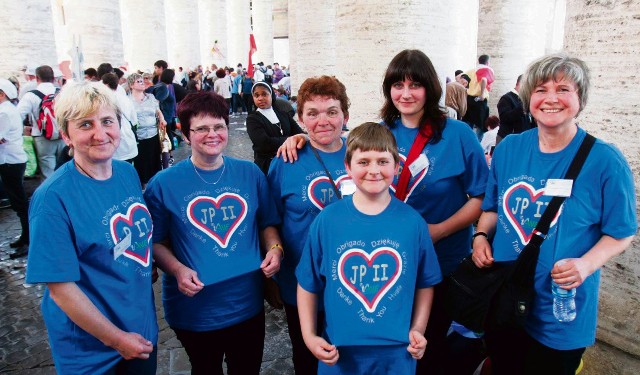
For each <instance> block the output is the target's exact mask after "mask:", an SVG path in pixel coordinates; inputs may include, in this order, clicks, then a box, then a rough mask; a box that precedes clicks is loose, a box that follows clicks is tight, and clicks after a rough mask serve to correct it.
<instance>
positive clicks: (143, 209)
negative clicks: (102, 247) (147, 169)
mask: <svg viewBox="0 0 640 375" xmlns="http://www.w3.org/2000/svg"><path fill="white" fill-rule="evenodd" d="M109 227H110V228H111V238H112V239H113V242H114V243H116V244H118V243H120V242H121V241H122V240H123V239H125V238H126V237H127V236H130V238H131V245H129V247H127V248H126V249H125V250H124V252H123V253H122V255H124V256H125V257H127V258H129V259H131V260H134V261H136V262H138V263H140V265H142V266H143V267H147V266H148V265H149V261H150V260H151V257H150V255H151V236H152V233H153V224H152V222H151V214H150V213H149V210H148V209H147V206H145V205H144V204H142V203H134V204H132V205H131V206H129V208H128V209H127V213H126V215H123V214H121V213H117V214H115V215H113V216H112V217H111V220H110V225H109Z"/></svg>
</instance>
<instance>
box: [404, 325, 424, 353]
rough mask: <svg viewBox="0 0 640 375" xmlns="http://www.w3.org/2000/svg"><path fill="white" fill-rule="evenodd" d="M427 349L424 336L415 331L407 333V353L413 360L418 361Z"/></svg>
mask: <svg viewBox="0 0 640 375" xmlns="http://www.w3.org/2000/svg"><path fill="white" fill-rule="evenodd" d="M426 348H427V339H425V338H424V335H423V334H422V333H420V332H418V331H416V330H411V331H409V346H407V351H408V352H409V354H411V356H412V357H413V358H414V359H420V358H422V356H423V355H424V351H425V349H426Z"/></svg>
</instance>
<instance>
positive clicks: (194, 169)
mask: <svg viewBox="0 0 640 375" xmlns="http://www.w3.org/2000/svg"><path fill="white" fill-rule="evenodd" d="M190 160H191V165H193V171H194V172H196V174H197V175H198V177H200V179H201V180H202V182H204V183H205V184H208V185H215V184H217V183H218V182H220V179H221V178H222V175H223V174H224V170H225V168H226V164H225V163H224V159H222V172H220V176H218V179H217V180H216V182H209V181H207V180H205V179H204V178H203V177H202V176H201V175H200V172H198V168H196V165H195V163H194V162H193V157H191V159H190ZM214 170H215V169H214Z"/></svg>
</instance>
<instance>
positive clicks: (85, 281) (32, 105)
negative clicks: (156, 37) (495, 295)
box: [0, 49, 637, 375]
mask: <svg viewBox="0 0 640 375" xmlns="http://www.w3.org/2000/svg"><path fill="white" fill-rule="evenodd" d="M34 73H35V77H36V84H37V85H36V86H35V87H33V88H32V89H30V90H29V91H26V92H23V93H22V98H21V99H19V100H18V98H19V89H18V88H17V87H16V86H15V85H14V83H13V82H12V81H9V80H6V79H0V175H1V176H2V180H3V185H4V187H5V190H6V191H7V194H8V195H9V199H10V200H11V204H12V206H13V208H14V209H15V210H16V212H17V214H18V216H19V217H20V222H21V225H22V234H21V236H20V237H19V238H18V239H17V240H16V242H15V243H12V244H11V246H12V247H15V248H17V249H18V250H17V251H16V253H15V257H19V256H24V255H27V254H28V268H27V276H26V281H27V282H29V283H45V284H46V285H47V288H46V292H45V294H44V296H43V301H42V312H43V317H44V320H45V323H46V325H47V330H48V334H49V342H50V345H51V351H52V355H53V359H54V363H55V366H56V370H57V371H58V372H59V373H61V374H76V373H96V374H113V373H116V374H124V373H137V374H155V371H156V366H157V349H158V348H157V338H158V337H157V336H158V324H157V317H156V313H155V307H154V296H153V290H152V283H153V282H154V281H155V278H157V271H156V267H158V268H159V269H161V270H162V271H163V277H162V302H163V307H164V317H165V319H166V321H167V323H168V324H169V326H170V327H171V329H173V330H174V331H175V333H176V336H177V338H178V340H179V341H180V342H181V344H182V346H183V347H184V348H185V351H186V353H187V355H188V357H189V360H190V362H191V366H192V373H193V374H222V373H223V362H226V366H227V371H228V373H233V374H258V373H259V372H260V365H261V362H262V355H263V348H264V341H265V311H264V302H263V301H264V300H266V301H267V302H268V303H269V304H271V305H272V306H274V307H276V308H284V311H285V314H286V318H287V324H288V332H289V337H290V339H291V344H292V349H293V364H294V369H295V372H296V374H313V373H318V374H451V373H456V374H457V373H460V374H472V373H473V372H474V370H476V368H477V367H478V366H480V367H483V366H484V368H485V369H486V368H489V367H491V369H492V373H493V374H540V373H544V374H563V375H569V374H571V375H573V374H575V372H576V369H577V368H578V367H579V365H580V363H581V357H582V354H583V352H584V350H585V348H586V347H587V346H590V345H592V344H593V343H594V341H595V330H596V318H597V299H598V288H599V275H600V271H599V269H600V268H601V267H602V266H603V265H604V264H605V263H606V262H607V261H608V260H609V259H611V258H612V257H614V256H616V255H618V254H620V253H621V252H622V251H624V250H625V248H626V247H628V246H629V244H630V243H631V240H632V238H633V236H634V234H635V232H636V231H637V220H636V212H635V209H636V203H635V191H634V183H633V176H632V174H631V170H630V168H629V165H628V163H627V162H626V160H625V159H624V157H623V156H622V154H621V153H620V152H619V151H618V150H617V149H616V148H615V147H614V146H612V145H610V144H608V143H605V142H603V141H600V140H597V141H596V143H595V145H594V147H593V149H592V150H591V154H592V155H591V154H590V156H588V157H587V159H586V162H585V164H584V167H583V169H582V172H581V174H580V175H579V177H578V178H577V179H576V180H575V181H566V180H563V176H564V175H565V172H566V170H567V169H568V168H569V164H570V163H571V160H572V159H573V157H574V155H575V154H576V153H577V150H578V148H579V146H580V144H581V143H582V140H583V139H584V138H585V137H586V136H587V133H586V132H585V130H584V129H583V128H582V127H580V126H579V124H578V122H577V118H578V116H579V114H580V113H581V111H582V110H583V109H584V107H585V106H586V104H587V99H588V97H589V89H590V76H589V69H588V67H587V66H586V64H585V63H584V62H583V61H581V60H580V59H578V58H575V57H572V56H568V55H566V54H562V53H558V54H552V55H548V56H544V57H542V58H539V59H537V60H535V61H533V62H532V63H531V64H530V65H529V66H528V67H527V69H526V72H524V73H523V75H522V76H520V77H518V78H517V81H516V87H515V90H514V91H513V92H510V93H507V94H505V95H504V96H503V97H502V98H501V100H500V102H499V104H498V110H499V117H496V116H489V111H488V105H487V97H488V95H489V92H490V90H491V83H492V82H493V80H494V72H493V70H492V69H491V68H490V67H489V57H488V56H486V55H482V56H480V58H479V59H478V66H477V67H476V68H474V69H472V70H470V71H468V72H462V71H458V72H456V75H455V80H453V81H452V82H449V83H448V84H447V85H446V87H445V88H443V87H442V86H441V85H440V81H439V78H438V76H437V73H436V70H435V68H434V66H433V64H432V62H431V60H430V59H429V57H428V56H427V55H425V53H424V52H422V51H420V50H410V49H408V50H403V51H401V52H399V53H398V54H397V55H396V56H394V57H393V58H392V59H391V60H390V62H389V64H388V66H387V69H386V71H385V73H384V76H383V77H381V78H382V82H381V90H382V92H383V95H384V102H383V103H382V106H381V109H380V119H381V120H380V121H378V122H367V123H364V124H361V125H359V126H357V127H355V128H354V129H352V130H351V132H350V133H349V135H348V137H346V138H345V137H344V136H343V130H344V128H345V125H346V123H347V121H348V119H349V108H350V104H351V103H350V100H349V97H348V96H347V87H345V85H344V84H343V83H342V82H341V81H340V80H339V79H338V78H337V77H333V76H327V75H323V76H318V77H311V78H308V79H306V80H305V81H304V82H303V83H302V85H301V86H300V88H299V90H298V95H297V101H296V107H295V108H292V107H291V105H290V104H289V102H288V101H287V100H285V99H284V97H288V95H289V94H290V88H289V87H287V85H288V84H289V80H288V79H287V78H288V77H287V76H286V73H285V71H284V70H283V69H281V68H280V66H279V65H278V64H274V66H273V68H272V67H271V66H267V67H263V64H257V65H256V66H255V70H254V74H253V75H252V76H249V74H248V72H247V71H246V70H245V69H243V68H242V66H241V65H239V66H238V67H237V68H235V69H234V68H228V67H226V68H218V67H216V66H215V65H213V66H212V67H211V70H208V69H207V70H205V71H202V69H201V68H198V69H195V70H194V71H187V72H185V71H183V69H182V68H178V72H177V73H176V71H174V70H173V69H169V66H168V64H167V63H166V62H165V61H163V60H158V61H157V62H156V63H155V65H154V74H150V73H144V72H134V73H130V74H126V72H123V70H122V69H119V68H116V69H114V68H113V67H112V66H111V65H110V64H108V63H105V64H101V65H100V66H99V67H98V68H97V69H87V70H86V71H85V81H84V82H74V81H70V82H67V83H66V84H64V85H63V86H62V88H61V89H60V87H58V86H56V85H55V84H54V82H55V77H56V74H55V73H54V71H53V69H52V68H51V67H48V66H41V67H38V68H37V69H35V71H34ZM233 73H235V74H233ZM94 81H96V82H94ZM21 91H22V90H21ZM443 96H444V97H445V98H446V99H445V106H442V105H441V103H440V98H441V97H443ZM48 100H51V101H52V102H53V105H52V112H55V122H56V124H55V126H56V129H57V131H58V132H59V138H56V137H55V136H52V135H50V134H49V133H50V132H49V130H50V128H49V127H46V126H45V125H46V124H45V123H44V121H43V115H42V113H41V108H42V107H43V105H44V104H45V103H46V102H47V101H48ZM14 103H17V106H16V105H15V104H14ZM254 107H255V109H254ZM247 112H248V113H249V114H248V116H247V120H246V126H247V132H248V134H249V137H250V139H251V141H252V142H253V150H254V163H251V162H249V161H243V160H238V159H234V158H232V157H229V156H227V155H225V149H226V147H227V144H228V141H229V118H230V117H233V116H237V115H239V114H242V113H247ZM485 124H486V125H485ZM485 126H486V128H485ZM483 133H484V137H480V136H481V135H482V134H483ZM23 134H27V135H31V136H33V137H34V139H35V141H34V144H35V151H36V155H37V157H38V163H39V165H40V170H41V174H42V176H43V177H45V178H46V179H45V180H44V182H43V183H42V184H41V186H40V187H39V188H38V189H37V190H36V192H35V193H34V195H33V197H32V198H31V203H30V206H28V201H27V198H26V195H25V193H24V187H23V178H24V172H25V168H26V159H27V156H26V153H25V151H24V149H23V146H22V135H23ZM481 140H482V143H481ZM182 141H185V142H188V143H189V144H190V146H191V156H190V157H189V158H188V159H185V160H183V161H181V162H178V163H173V158H172V155H171V152H172V150H173V149H175V147H177V145H178V144H179V143H180V142H182ZM488 155H493V157H492V159H491V163H490V166H491V167H489V163H488ZM554 195H562V196H565V197H568V198H567V199H566V201H565V203H564V205H563V208H562V209H561V211H560V213H559V214H558V215H557V216H556V217H555V219H554V220H553V222H552V224H551V228H550V231H549V233H548V235H547V238H546V241H545V242H544V243H543V244H542V246H541V251H540V257H539V259H538V263H537V268H536V271H535V285H534V289H535V298H534V303H533V311H532V312H531V313H530V314H529V315H528V316H527V318H526V323H525V325H524V326H523V327H521V328H517V329H513V328H512V329H509V330H497V329H490V327H487V330H486V332H471V331H470V330H468V329H466V328H465V327H464V326H461V325H460V324H457V323H456V322H454V321H453V319H452V318H451V313H450V311H448V310H447V308H445V297H446V296H447V292H448V290H449V288H450V281H449V279H448V277H447V276H448V275H450V274H451V273H452V272H453V271H454V270H455V269H456V267H457V266H458V264H460V262H461V261H462V260H463V259H464V258H465V257H471V259H472V261H473V263H474V264H475V265H476V266H477V267H478V268H487V269H488V268H490V267H492V266H493V265H494V264H495V263H496V262H501V261H511V260H514V259H516V258H517V257H518V254H519V253H520V251H522V249H523V248H524V247H525V246H526V245H527V243H528V242H529V240H530V239H531V236H532V235H533V229H534V227H535V224H536V223H537V222H538V221H539V220H540V216H541V213H542V212H543V211H544V209H545V205H546V204H548V203H549V201H550V200H551V198H552V197H553V196H554ZM561 260H562V261H563V262H558V261H561ZM552 283H556V284H558V285H560V288H562V289H564V290H575V291H576V297H575V298H576V300H575V309H576V318H575V320H573V321H570V322H566V321H558V320H557V319H556V318H555V317H554V312H553V296H552V293H551V284H552ZM452 331H454V332H455V334H462V335H465V336H467V337H469V336H470V337H473V338H474V339H477V340H483V342H484V343H485V348H486V353H484V352H483V353H480V354H481V355H480V357H478V354H479V353H477V352H476V353H467V352H466V351H464V350H459V349H454V348H459V346H456V345H452V343H451V340H450V338H451V337H452V335H451V332H452ZM481 346H482V345H481ZM467 350H468V349H467ZM487 356H488V358H489V360H485V361H484V363H482V360H483V359H484V357H487ZM467 358H474V360H469V361H467V360H466V359H467ZM465 366H466V367H465Z"/></svg>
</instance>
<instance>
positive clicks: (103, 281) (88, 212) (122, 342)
mask: <svg viewBox="0 0 640 375" xmlns="http://www.w3.org/2000/svg"><path fill="white" fill-rule="evenodd" d="M55 113H56V120H57V122H58V126H59V129H60V134H61V136H62V138H63V139H64V142H65V143H66V144H67V145H68V146H69V147H70V149H71V152H72V153H73V160H72V161H70V162H68V163H66V164H64V165H63V166H61V167H60V168H59V169H58V170H57V171H55V172H54V174H53V175H52V176H51V177H50V178H47V180H46V181H45V182H44V183H43V184H42V185H41V186H40V187H39V188H38V189H37V190H36V192H35V193H34V194H33V197H32V199H31V207H30V218H29V224H30V228H31V233H30V239H31V241H30V242H31V244H30V250H29V258H28V269H27V278H26V281H27V282H28V283H46V284H47V289H46V290H45V293H44V296H43V298H42V315H43V318H44V321H45V324H46V326H47V331H48V333H49V343H50V345H51V353H52V355H53V361H54V363H55V366H56V371H57V372H58V373H59V374H107V373H109V374H110V373H139V374H155V370H156V342H157V337H158V325H157V321H156V314H155V306H154V302H153V290H152V288H151V275H152V268H151V267H152V266H151V259H152V258H151V248H152V246H151V236H152V228H153V225H152V223H151V215H150V214H149V211H148V210H147V207H146V205H145V203H144V199H143V197H142V189H141V187H140V183H139V182H138V181H139V180H138V177H137V175H136V172H135V170H134V169H133V167H132V166H131V165H130V164H128V163H126V162H122V161H118V160H113V154H114V152H115V150H116V148H117V147H118V144H119V143H120V109H119V108H118V106H117V104H116V99H115V95H114V93H113V92H111V91H110V90H109V89H108V88H107V87H105V86H104V85H102V84H100V83H95V84H94V83H90V82H83V83H73V82H72V83H68V84H67V85H66V86H65V87H64V88H63V89H62V90H61V91H60V94H58V96H57V97H56V104H55Z"/></svg>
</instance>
